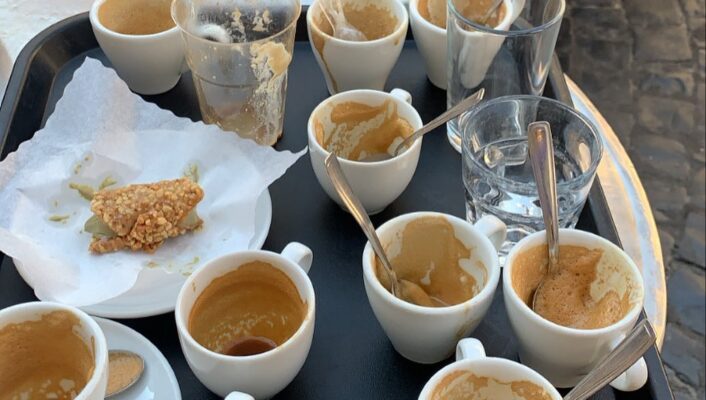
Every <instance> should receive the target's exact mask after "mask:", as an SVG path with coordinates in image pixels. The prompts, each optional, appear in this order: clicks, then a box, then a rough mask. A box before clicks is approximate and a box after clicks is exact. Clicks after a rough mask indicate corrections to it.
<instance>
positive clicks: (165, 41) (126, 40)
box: [89, 0, 188, 95]
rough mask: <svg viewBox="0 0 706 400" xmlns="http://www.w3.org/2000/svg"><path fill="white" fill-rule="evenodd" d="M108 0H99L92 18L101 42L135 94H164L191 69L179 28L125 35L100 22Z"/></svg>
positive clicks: (93, 9) (101, 45)
mask: <svg viewBox="0 0 706 400" xmlns="http://www.w3.org/2000/svg"><path fill="white" fill-rule="evenodd" d="M105 1H106V0H96V1H95V2H94V3H93V6H92V7H91V11H90V16H89V18H90V21H91V26H92V27H93V33H94V34H95V35H96V39H97V40H98V44H100V47H101V49H102V50H103V52H104V53H105V55H106V56H108V59H109V60H110V63H111V64H112V65H113V67H114V68H115V70H116V71H117V73H118V75H119V76H120V78H121V79H123V80H124V81H125V82H126V83H127V85H128V86H129V87H130V89H131V90H133V91H134V92H136V93H140V94H145V95H150V94H159V93H164V92H166V91H168V90H170V89H171V88H173V87H174V86H176V84H177V82H179V78H181V74H182V72H184V71H186V70H187V69H188V67H187V65H186V62H185V61H184V45H183V43H182V40H181V34H180V32H179V28H178V27H176V26H174V27H172V28H170V29H167V30H166V31H162V32H158V33H154V34H150V35H126V34H122V33H118V32H114V31H111V30H110V29H108V28H106V27H105V25H103V23H101V21H100V18H99V15H98V11H99V9H100V7H101V6H102V5H103V3H105Z"/></svg>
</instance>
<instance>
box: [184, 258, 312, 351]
mask: <svg viewBox="0 0 706 400" xmlns="http://www.w3.org/2000/svg"><path fill="white" fill-rule="evenodd" d="M306 311H307V303H306V301H304V300H302V298H301V297H300V295H299V291H298V290H297V287H296V286H295V284H294V282H292V280H291V279H290V278H289V277H288V276H287V274H285V273H284V272H282V271H281V270H280V269H278V268H276V267H274V266H272V265H271V264H269V263H266V262H263V261H253V262H249V263H246V264H243V265H241V266H240V267H238V269H236V270H233V271H231V272H229V273H227V274H225V275H223V276H220V277H218V278H216V279H214V280H213V281H212V282H211V283H210V284H209V285H208V286H207V287H206V288H205V289H204V290H203V292H202V293H201V294H200V295H199V297H198V298H197V299H196V302H195V303H194V306H193V308H192V309H191V312H190V314H189V333H190V334H191V336H192V337H193V338H194V340H196V341H197V342H198V343H199V344H201V345H202V346H204V347H205V348H207V349H209V350H211V351H214V352H217V353H221V354H227V353H228V350H229V349H230V348H231V347H233V345H234V343H238V342H239V341H241V340H243V339H245V338H265V339H267V340H268V341H271V342H273V343H274V345H276V346H280V345H282V344H283V343H284V342H286V341H287V340H288V339H289V338H291V337H292V336H293V335H294V334H295V333H296V332H297V330H298V329H299V327H300V326H301V324H302V322H303V321H304V318H305V316H306Z"/></svg>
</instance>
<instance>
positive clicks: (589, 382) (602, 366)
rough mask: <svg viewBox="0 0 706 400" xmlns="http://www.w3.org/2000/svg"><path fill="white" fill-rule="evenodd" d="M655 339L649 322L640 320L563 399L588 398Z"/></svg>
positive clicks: (634, 360)
mask: <svg viewBox="0 0 706 400" xmlns="http://www.w3.org/2000/svg"><path fill="white" fill-rule="evenodd" d="M656 339H657V336H656V335H655V332H654V330H653V329H652V326H651V325H650V323H649V322H648V321H647V320H646V319H644V320H642V321H640V322H639V323H638V324H637V325H636V326H635V328H633V330H632V331H631V332H630V333H629V334H628V335H627V336H626V337H625V339H624V340H623V341H622V342H621V343H620V344H619V345H618V347H616V348H615V349H614V350H613V351H612V352H611V353H610V354H608V355H607V356H606V357H605V358H604V359H603V360H602V361H601V362H599V363H598V364H597V365H596V366H595V367H594V368H593V371H591V373H589V374H588V375H586V377H585V378H583V379H582V380H581V382H579V383H578V385H576V387H574V389H573V390H571V392H569V394H567V395H566V396H565V397H564V400H584V399H588V398H589V397H590V396H591V395H593V394H594V393H596V392H597V391H598V390H600V389H601V388H603V387H605V386H606V385H607V384H609V383H610V382H612V381H613V380H614V379H616V378H617V377H618V376H620V375H621V374H622V373H623V372H625V371H626V370H627V369H628V368H630V367H631V366H632V365H633V364H634V363H635V362H637V361H638V360H639V359H640V358H641V357H642V355H643V354H645V352H646V351H647V350H648V349H649V348H650V347H651V346H652V345H653V344H654V343H655V341H656Z"/></svg>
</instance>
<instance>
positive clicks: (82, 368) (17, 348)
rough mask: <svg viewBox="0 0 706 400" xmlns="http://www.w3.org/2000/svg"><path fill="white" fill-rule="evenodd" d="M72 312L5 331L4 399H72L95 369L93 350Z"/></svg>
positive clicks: (1, 331) (0, 393) (1, 344)
mask: <svg viewBox="0 0 706 400" xmlns="http://www.w3.org/2000/svg"><path fill="white" fill-rule="evenodd" d="M80 329H81V321H80V320H79V318H78V316H76V315H75V314H73V313H71V312H69V311H63V310H61V311H52V312H48V313H46V314H43V315H41V316H40V317H39V319H36V320H30V321H24V322H19V323H12V324H8V325H6V326H4V327H2V328H0V354H1V355H2V356H0V399H3V400H4V399H8V400H9V399H28V400H30V399H57V400H64V399H67V400H68V399H73V398H74V397H76V396H78V394H79V393H80V392H81V390H83V388H84V387H85V386H86V384H87V383H88V381H89V380H90V379H91V375H93V371H94V369H95V361H94V353H95V348H94V346H93V345H91V346H89V345H88V344H87V343H86V342H85V341H84V340H83V339H82V337H81V336H80V335H79V333H78V332H79V330H80Z"/></svg>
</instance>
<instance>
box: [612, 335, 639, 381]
mask: <svg viewBox="0 0 706 400" xmlns="http://www.w3.org/2000/svg"><path fill="white" fill-rule="evenodd" d="M624 339H625V335H622V336H620V337H619V339H618V340H615V341H614V342H613V344H612V346H611V347H612V348H613V349H615V348H616V347H618V345H619V344H620V343H621V342H622V341H623V340H624ZM611 351H612V350H611ZM647 375H648V373H647V363H646V362H645V359H644V357H643V358H640V359H639V360H637V362H635V364H633V365H632V366H630V368H628V370H627V371H625V372H623V373H622V374H621V375H619V376H618V377H617V378H615V380H613V382H611V383H610V386H612V387H613V388H615V389H617V390H620V391H621V392H634V391H635V390H639V389H640V388H642V387H643V386H645V384H646V383H647V377H648V376H647Z"/></svg>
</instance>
